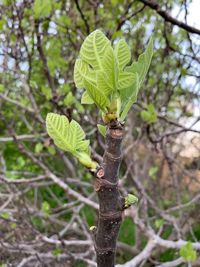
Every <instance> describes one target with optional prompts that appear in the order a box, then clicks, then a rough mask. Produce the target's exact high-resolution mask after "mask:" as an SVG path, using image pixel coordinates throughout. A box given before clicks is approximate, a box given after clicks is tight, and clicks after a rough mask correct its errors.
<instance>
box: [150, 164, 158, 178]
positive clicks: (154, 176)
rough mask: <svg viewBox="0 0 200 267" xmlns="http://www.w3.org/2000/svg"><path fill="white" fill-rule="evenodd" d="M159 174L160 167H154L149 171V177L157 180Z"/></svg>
mask: <svg viewBox="0 0 200 267" xmlns="http://www.w3.org/2000/svg"><path fill="white" fill-rule="evenodd" d="M157 172H158V167H157V166H153V167H151V168H150V169H149V176H150V177H152V178H154V179H155V178H156V173H157Z"/></svg>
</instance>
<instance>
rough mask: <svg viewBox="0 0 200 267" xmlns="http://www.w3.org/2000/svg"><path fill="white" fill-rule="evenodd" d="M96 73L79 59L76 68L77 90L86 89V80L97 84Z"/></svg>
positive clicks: (75, 80)
mask: <svg viewBox="0 0 200 267" xmlns="http://www.w3.org/2000/svg"><path fill="white" fill-rule="evenodd" d="M95 75H96V74H95V72H94V71H93V70H92V69H91V68H90V67H89V65H88V64H87V63H86V62H84V61H83V60H81V59H77V60H76V62H75V66H74V82H75V84H76V87H77V88H84V80H85V79H86V80H88V81H89V82H91V83H94V84H96V77H95Z"/></svg>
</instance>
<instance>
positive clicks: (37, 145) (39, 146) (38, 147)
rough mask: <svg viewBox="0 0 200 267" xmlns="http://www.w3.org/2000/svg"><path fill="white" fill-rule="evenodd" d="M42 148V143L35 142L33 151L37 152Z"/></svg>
mask: <svg viewBox="0 0 200 267" xmlns="http://www.w3.org/2000/svg"><path fill="white" fill-rule="evenodd" d="M42 150H43V144H42V143H38V144H36V146H35V153H37V154H39V153H40V152H41V151H42Z"/></svg>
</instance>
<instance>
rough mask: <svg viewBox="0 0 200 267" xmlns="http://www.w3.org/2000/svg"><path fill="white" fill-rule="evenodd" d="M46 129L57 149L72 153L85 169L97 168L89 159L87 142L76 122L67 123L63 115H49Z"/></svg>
mask: <svg viewBox="0 0 200 267" xmlns="http://www.w3.org/2000/svg"><path fill="white" fill-rule="evenodd" d="M46 127H47V132H48V134H49V136H50V137H51V138H52V139H53V140H54V143H55V145H56V146H57V147H59V148H60V149H62V150H64V151H68V152H70V153H72V154H73V155H74V156H75V157H76V158H77V159H78V160H79V161H80V162H81V163H82V164H83V165H84V166H86V167H87V168H90V169H95V168H96V167H97V163H96V162H94V161H92V159H91V158H90V153H89V140H85V133H84V131H83V129H82V128H81V126H80V125H79V124H78V123H77V122H76V121H74V120H72V121H71V122H70V123H69V121H68V119H67V117H65V116H64V115H58V114H54V113H49V114H48V115H47V118H46Z"/></svg>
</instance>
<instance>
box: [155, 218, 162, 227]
mask: <svg viewBox="0 0 200 267" xmlns="http://www.w3.org/2000/svg"><path fill="white" fill-rule="evenodd" d="M163 224H164V220H163V219H157V220H155V227H156V228H157V229H159V228H160V227H161V226H163Z"/></svg>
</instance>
